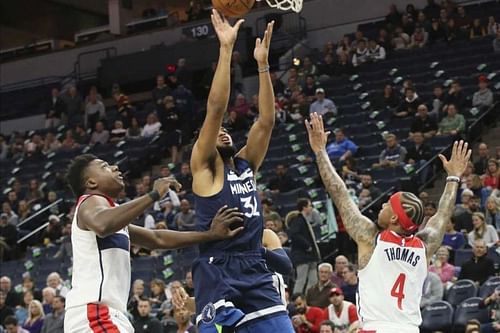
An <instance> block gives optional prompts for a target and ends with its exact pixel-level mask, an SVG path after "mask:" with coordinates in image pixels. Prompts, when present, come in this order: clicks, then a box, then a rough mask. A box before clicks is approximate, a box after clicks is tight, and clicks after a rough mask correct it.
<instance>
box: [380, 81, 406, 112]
mask: <svg viewBox="0 0 500 333" xmlns="http://www.w3.org/2000/svg"><path fill="white" fill-rule="evenodd" d="M400 102H401V99H400V98H399V96H398V93H397V91H396V90H394V88H393V87H392V85H391V84H390V83H387V84H386V85H385V86H384V92H383V94H382V96H381V97H380V98H379V99H378V100H376V101H375V103H376V105H377V107H379V108H389V109H393V108H396V107H397V106H398V105H399V104H400Z"/></svg>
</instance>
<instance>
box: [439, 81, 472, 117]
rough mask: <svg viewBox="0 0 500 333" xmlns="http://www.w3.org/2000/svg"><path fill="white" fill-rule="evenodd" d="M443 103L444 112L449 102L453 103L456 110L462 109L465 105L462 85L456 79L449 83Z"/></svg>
mask: <svg viewBox="0 0 500 333" xmlns="http://www.w3.org/2000/svg"><path fill="white" fill-rule="evenodd" d="M444 104H445V105H444V106H443V111H444V112H446V111H447V109H448V107H449V105H450V104H453V105H455V108H456V109H457V110H463V109H464V108H465V107H466V106H467V96H466V95H465V93H464V92H463V90H462V86H461V85H460V83H459V82H458V81H456V80H455V81H453V82H452V83H451V87H450V90H449V91H448V94H447V95H446V98H445V101H444Z"/></svg>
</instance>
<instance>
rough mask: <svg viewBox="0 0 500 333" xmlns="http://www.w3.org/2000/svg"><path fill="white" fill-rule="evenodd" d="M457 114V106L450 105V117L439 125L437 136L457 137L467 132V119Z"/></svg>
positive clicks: (448, 111) (448, 109)
mask: <svg viewBox="0 0 500 333" xmlns="http://www.w3.org/2000/svg"><path fill="white" fill-rule="evenodd" d="M457 112H458V110H457V107H456V106H455V104H449V105H448V108H447V113H448V115H447V116H446V117H444V118H443V120H441V122H440V123H439V127H438V131H437V133H436V135H452V136H455V137H456V136H459V135H461V134H462V133H463V132H464V131H465V118H464V116H463V115H461V114H459V113H457Z"/></svg>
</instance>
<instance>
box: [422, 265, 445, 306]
mask: <svg viewBox="0 0 500 333" xmlns="http://www.w3.org/2000/svg"><path fill="white" fill-rule="evenodd" d="M442 299H443V284H442V283H441V280H440V279H439V276H438V275H437V274H436V273H433V272H431V271H429V272H427V277H426V278H425V281H424V286H423V288H422V298H421V300H420V308H421V309H423V308H425V307H426V306H427V305H430V304H432V303H434V302H436V301H440V300H442Z"/></svg>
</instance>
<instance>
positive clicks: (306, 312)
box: [291, 293, 324, 333]
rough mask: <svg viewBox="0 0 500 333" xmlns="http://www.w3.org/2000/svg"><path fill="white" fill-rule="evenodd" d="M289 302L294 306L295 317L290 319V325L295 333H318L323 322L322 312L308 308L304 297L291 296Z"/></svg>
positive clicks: (316, 308)
mask: <svg viewBox="0 0 500 333" xmlns="http://www.w3.org/2000/svg"><path fill="white" fill-rule="evenodd" d="M291 301H292V302H293V303H294V305H295V311H296V313H297V314H296V315H294V316H293V317H292V324H293V327H294V328H295V332H297V333H319V326H320V324H321V322H322V321H323V320H324V314H323V310H322V309H320V308H318V307H315V306H309V305H308V304H307V301H306V298H305V297H304V295H302V294H300V293H297V294H293V295H292V299H291Z"/></svg>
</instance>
